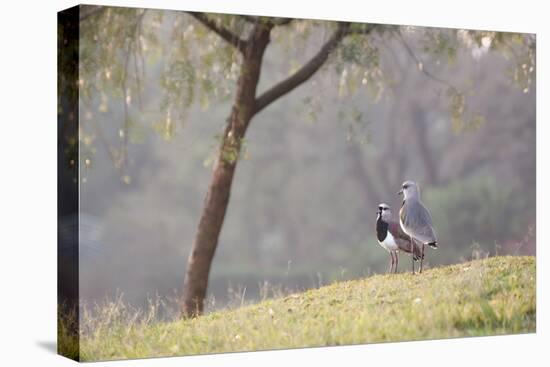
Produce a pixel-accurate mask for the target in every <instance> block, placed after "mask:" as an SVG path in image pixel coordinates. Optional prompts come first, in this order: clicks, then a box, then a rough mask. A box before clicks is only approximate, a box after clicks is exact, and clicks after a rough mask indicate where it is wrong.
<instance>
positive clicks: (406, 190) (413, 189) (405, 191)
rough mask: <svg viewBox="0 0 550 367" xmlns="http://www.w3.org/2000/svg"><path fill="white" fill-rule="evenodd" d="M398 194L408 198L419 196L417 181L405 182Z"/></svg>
mask: <svg viewBox="0 0 550 367" xmlns="http://www.w3.org/2000/svg"><path fill="white" fill-rule="evenodd" d="M397 194H398V195H403V198H404V199H405V200H406V199H407V198H411V197H419V196H420V190H419V189H418V185H417V184H416V182H414V181H410V180H408V181H405V182H403V185H401V190H399V192H398V193H397Z"/></svg>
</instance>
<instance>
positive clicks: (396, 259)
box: [393, 252, 399, 274]
mask: <svg viewBox="0 0 550 367" xmlns="http://www.w3.org/2000/svg"><path fill="white" fill-rule="evenodd" d="M398 264H399V254H398V253H397V252H395V268H394V271H393V272H394V273H395V274H397V265H398Z"/></svg>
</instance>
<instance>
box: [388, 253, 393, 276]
mask: <svg viewBox="0 0 550 367" xmlns="http://www.w3.org/2000/svg"><path fill="white" fill-rule="evenodd" d="M392 271H393V252H391V251H390V270H388V273H390V274H391V273H392Z"/></svg>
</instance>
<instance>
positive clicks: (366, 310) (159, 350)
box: [80, 257, 536, 361]
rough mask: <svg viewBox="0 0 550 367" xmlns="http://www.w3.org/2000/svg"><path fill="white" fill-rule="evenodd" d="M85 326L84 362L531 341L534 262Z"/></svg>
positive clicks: (382, 278) (479, 264)
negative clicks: (409, 343) (522, 336)
mask: <svg viewBox="0 0 550 367" xmlns="http://www.w3.org/2000/svg"><path fill="white" fill-rule="evenodd" d="M152 312H154V310H153V311H152ZM86 317H88V318H89V319H88V320H83V325H82V326H85V327H84V329H85V331H83V332H82V335H81V340H80V341H81V350H80V356H81V358H82V360H85V361H93V360H106V359H124V358H142V357H153V356H173V355H187V354H202V353H221V352H234V351H249V350H262V349H278V348H297V347H312V346H328V345H342V344H357V343H376V342H387V341H404V340H421V339H437V338H449V337H465V336H481V335H499V334H510V333H528V332H534V331H535V319H536V306H535V258H533V257H496V258H489V259H484V260H476V261H472V262H468V263H463V264H458V265H452V266H448V267H441V268H435V269H429V270H426V271H425V272H424V273H423V274H422V275H415V276H412V275H410V274H396V275H375V276H372V277H369V278H366V279H360V280H354V281H346V282H340V283H335V284H332V285H329V286H326V287H323V288H320V289H315V290H309V291H307V292H304V293H298V294H291V295H287V296H284V297H280V298H276V299H268V300H266V301H263V302H261V303H258V304H255V305H249V306H244V307H241V308H237V309H233V310H225V311H223V310H222V311H217V312H213V313H211V314H208V315H206V316H203V317H199V318H196V319H192V320H178V321H174V322H156V321H153V320H154V318H153V317H137V316H132V314H131V312H129V310H128V309H126V308H125V306H124V305H123V304H122V303H121V302H114V303H112V304H111V306H110V307H106V308H105V309H104V310H103V314H99V315H95V316H94V318H92V317H91V314H90V315H88V316H86Z"/></svg>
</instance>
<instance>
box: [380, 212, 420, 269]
mask: <svg viewBox="0 0 550 367" xmlns="http://www.w3.org/2000/svg"><path fill="white" fill-rule="evenodd" d="M388 230H389V231H390V233H391V234H392V236H393V238H394V240H395V243H396V244H397V247H399V250H401V251H403V252H406V253H408V254H410V253H411V239H410V237H409V235H408V234H406V233H405V232H403V229H402V228H401V225H400V224H399V223H397V222H393V221H391V222H389V223H388ZM413 243H414V250H413V251H414V259H415V260H418V259H420V256H421V251H420V247H419V243H418V241H416V240H415V239H414V238H413Z"/></svg>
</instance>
